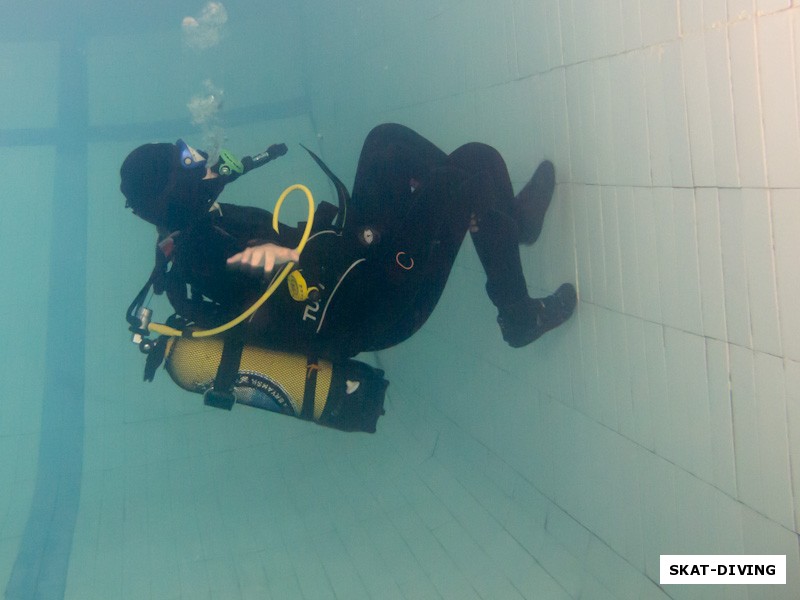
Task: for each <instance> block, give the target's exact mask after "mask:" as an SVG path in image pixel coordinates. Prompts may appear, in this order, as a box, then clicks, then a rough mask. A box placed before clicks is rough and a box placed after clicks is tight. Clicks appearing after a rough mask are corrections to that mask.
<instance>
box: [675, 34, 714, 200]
mask: <svg viewBox="0 0 800 600" xmlns="http://www.w3.org/2000/svg"><path fill="white" fill-rule="evenodd" d="M681 53H682V56H681V58H682V64H683V74H684V84H685V86H686V109H687V112H688V116H689V142H690V144H691V156H692V176H693V179H694V184H695V185H696V186H713V185H716V180H717V176H716V170H715V166H714V140H713V133H712V130H711V100H710V97H709V89H708V74H707V72H706V60H705V56H706V49H705V38H704V37H703V36H702V35H692V36H688V37H686V38H684V39H683V41H682V43H681Z"/></svg>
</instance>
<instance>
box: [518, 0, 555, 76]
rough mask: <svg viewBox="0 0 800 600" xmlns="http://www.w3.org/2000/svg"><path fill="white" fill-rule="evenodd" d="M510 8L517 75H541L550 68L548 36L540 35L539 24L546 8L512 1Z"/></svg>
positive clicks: (542, 19) (522, 0)
mask: <svg viewBox="0 0 800 600" xmlns="http://www.w3.org/2000/svg"><path fill="white" fill-rule="evenodd" d="M512 8H513V14H514V24H515V28H514V36H515V41H516V47H517V65H518V69H519V75H520V76H521V77H526V76H528V75H533V74H534V73H542V72H544V71H546V70H547V69H548V68H549V67H550V63H549V55H548V49H549V48H548V38H549V36H545V35H542V31H541V24H542V22H543V21H545V19H546V7H545V5H544V4H543V3H539V2H537V3H534V2H525V1H524V0H514V2H513V6H512Z"/></svg>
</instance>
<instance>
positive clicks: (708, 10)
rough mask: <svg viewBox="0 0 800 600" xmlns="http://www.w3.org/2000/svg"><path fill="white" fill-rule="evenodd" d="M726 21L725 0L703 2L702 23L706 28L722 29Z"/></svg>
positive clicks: (706, 0) (704, 0)
mask: <svg viewBox="0 0 800 600" xmlns="http://www.w3.org/2000/svg"><path fill="white" fill-rule="evenodd" d="M727 21H728V6H727V1H726V0H703V23H704V24H705V26H706V28H713V29H723V28H724V27H725V24H726V23H727Z"/></svg>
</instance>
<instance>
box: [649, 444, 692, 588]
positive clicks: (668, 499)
mask: <svg viewBox="0 0 800 600" xmlns="http://www.w3.org/2000/svg"><path fill="white" fill-rule="evenodd" d="M638 458H639V467H638V471H637V476H638V478H639V481H640V486H639V490H640V492H641V511H640V512H641V514H642V520H643V529H644V531H646V532H647V535H645V536H644V559H645V570H644V572H645V574H646V575H647V576H648V577H650V579H652V580H653V581H658V573H659V556H660V555H661V554H682V553H683V551H684V550H686V548H685V547H684V545H683V544H682V538H683V534H684V531H683V529H682V526H681V523H682V521H681V518H680V513H679V511H678V498H677V490H676V488H675V473H676V471H677V469H676V467H675V465H672V464H670V463H668V462H667V461H665V460H664V459H662V458H659V457H658V456H657V455H655V454H651V453H647V452H642V453H640V454H639V456H638Z"/></svg>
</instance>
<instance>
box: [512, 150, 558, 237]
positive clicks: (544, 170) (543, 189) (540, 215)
mask: <svg viewBox="0 0 800 600" xmlns="http://www.w3.org/2000/svg"><path fill="white" fill-rule="evenodd" d="M555 187H556V170H555V167H554V166H553V163H551V162H550V161H549V160H543V161H542V162H541V163H540V164H539V166H538V167H537V168H536V172H535V173H534V174H533V177H531V180H530V181H529V182H528V183H526V184H525V187H523V188H522V191H521V192H520V193H519V194H517V196H516V198H514V200H513V201H512V204H511V207H512V210H513V215H514V218H515V219H516V221H517V223H518V228H519V243H520V244H526V245H530V244H533V243H534V242H535V241H536V240H537V238H538V237H539V234H540V233H541V232H542V224H543V223H544V215H545V213H546V212H547V208H548V207H549V206H550V200H552V199H553V191H554V190H555Z"/></svg>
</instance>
